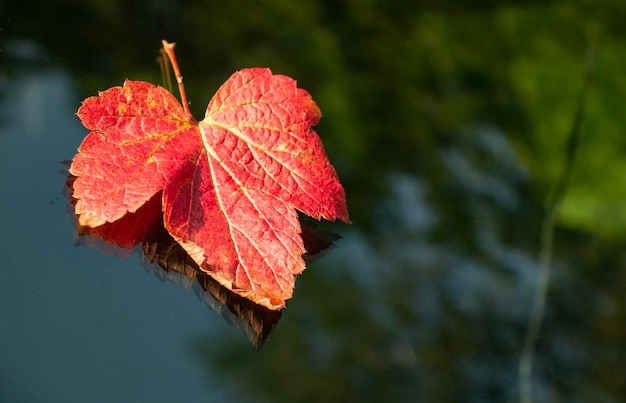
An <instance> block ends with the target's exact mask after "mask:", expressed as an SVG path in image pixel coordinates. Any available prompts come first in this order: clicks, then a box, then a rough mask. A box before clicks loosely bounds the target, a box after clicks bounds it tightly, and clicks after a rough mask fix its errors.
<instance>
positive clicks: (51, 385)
mask: <svg viewBox="0 0 626 403" xmlns="http://www.w3.org/2000/svg"><path fill="white" fill-rule="evenodd" d="M9 3H10V4H9ZM39 3H41V4H39ZM624 17H626V6H625V5H623V4H622V3H621V2H618V1H615V2H611V1H608V0H607V1H602V2H591V1H589V2H586V1H582V2H577V3H575V4H574V3H571V2H551V3H550V4H549V5H540V4H536V5H521V4H520V5H517V4H515V3H514V2H511V3H510V4H509V3H507V2H489V1H483V2H475V3H468V2H452V1H447V2H446V1H444V2H429V1H424V2H416V3H415V5H414V6H409V5H408V2H400V1H397V2H395V1H391V2H383V1H381V2H376V1H363V2H360V1H359V2H356V1H353V2H351V1H330V0H329V1H301V2H293V1H286V0H285V1H282V0H275V1H270V0H267V1H232V2H223V1H195V2H191V1H179V2H174V1H167V0H166V1H150V2H139V1H137V2H126V1H121V0H119V1H117V0H113V1H96V2H92V4H88V3H87V2H73V1H62V0H57V1H51V2H35V3H27V2H4V3H1V4H0V157H1V163H2V170H0V183H1V184H2V187H3V189H4V191H3V192H2V196H1V197H0V211H2V212H3V218H2V226H1V227H2V232H1V235H0V402H126V401H128V402H171V401H185V402H209V401H210V402H217V401H224V402H226V401H241V402H258V401H261V402H280V401H284V402H292V401H310V402H317V401H324V402H329V401H337V402H345V401H372V402H379V401H406V402H413V401H424V402H457V401H467V402H492V401H493V402H502V401H518V400H519V375H518V365H519V359H520V352H521V350H522V346H523V343H524V337H525V334H526V331H527V328H528V318H529V316H530V313H531V309H532V304H533V297H534V292H535V291H534V290H535V281H536V279H537V273H538V272H539V269H540V263H539V260H538V257H537V256H538V254H539V250H540V248H541V247H542V241H541V228H542V225H543V223H544V221H543V220H544V217H545V212H546V209H547V206H548V203H549V200H550V198H551V197H552V195H553V194H554V191H555V189H556V187H557V184H558V183H559V178H560V175H561V173H562V171H563V165H564V161H565V160H566V156H567V152H568V151H566V150H567V148H566V144H567V142H568V139H570V144H571V139H572V138H575V137H576V136H572V132H574V133H575V134H576V135H579V138H578V142H577V143H576V144H574V145H573V146H572V147H570V149H569V150H570V151H569V153H570V154H569V155H570V156H572V155H575V157H576V158H575V159H574V165H573V167H572V168H571V169H569V171H568V174H569V181H568V182H564V183H566V186H565V190H566V192H565V195H564V198H563V199H562V203H561V204H560V206H559V207H560V208H559V211H558V214H557V216H556V217H557V218H556V222H555V227H554V243H553V245H552V247H551V248H547V250H548V251H550V252H551V253H552V262H551V265H550V267H551V272H550V283H549V285H548V290H547V294H546V295H547V300H546V307H545V311H544V312H543V314H542V316H541V317H542V327H541V330H540V335H539V338H538V341H537V346H536V350H535V355H534V361H533V371H532V378H531V380H532V385H533V389H532V390H533V396H534V398H535V400H536V401H542V402H565V401H567V402H586V401H605V402H619V401H623V400H624V399H626V377H624V376H623V365H624V364H623V363H624V362H625V360H626V324H625V322H626V321H625V320H626V254H625V252H624V244H625V243H626V209H625V208H624V207H623V205H622V204H623V200H626V158H624V154H625V153H626V151H625V150H626V114H625V113H624V106H623V105H624V104H625V100H626V74H625V73H624V72H625V71H626V48H624V43H626V28H624V25H623V21H624ZM163 38H164V39H167V40H169V41H175V42H177V43H178V45H177V56H178V59H179V63H180V65H181V68H182V70H183V75H184V77H185V83H186V85H187V91H188V96H189V99H190V101H191V109H192V112H193V113H194V114H195V116H196V117H197V118H199V117H201V116H202V115H203V112H204V108H205V107H206V104H207V103H208V101H209V100H210V97H211V95H212V94H213V93H214V92H215V91H216V89H217V88H218V87H219V85H220V84H221V83H222V82H223V81H224V80H226V78H228V76H229V75H230V74H231V73H232V72H234V71H235V70H238V69H241V68H243V67H251V66H262V67H265V66H267V67H270V68H271V69H272V70H273V71H274V72H275V73H281V74H287V75H290V76H292V77H293V78H295V79H297V80H298V83H299V85H300V86H301V87H303V88H305V89H307V90H308V91H309V92H310V93H311V94H312V95H313V98H314V99H315V100H316V101H317V102H318V104H319V106H320V108H321V110H322V113H323V115H324V117H323V118H322V121H321V122H320V124H319V125H318V126H317V128H316V129H317V131H318V132H319V134H320V137H321V138H322V140H323V142H324V144H325V146H326V150H327V152H328V154H329V157H330V159H331V161H332V162H333V163H334V164H335V166H336V168H337V172H338V175H339V177H340V178H341V180H342V182H343V184H344V187H345V189H346V193H347V196H348V208H349V211H350V215H351V219H352V221H353V224H352V225H350V226H348V225H343V224H339V223H335V224H329V225H327V226H325V227H324V228H326V229H329V230H331V231H334V232H336V233H338V234H340V235H341V237H342V239H341V240H340V241H338V242H337V243H336V245H335V247H334V248H333V249H331V250H329V251H327V252H326V253H324V254H323V256H320V257H319V258H317V259H316V260H314V261H313V262H312V263H310V264H309V265H308V268H307V270H306V271H305V272H304V274H303V275H301V276H300V277H299V278H298V281H297V284H296V290H295V296H294V298H293V299H292V300H291V301H290V302H289V304H288V309H287V310H286V311H284V312H283V315H282V319H281V320H280V322H279V323H278V325H277V327H276V328H275V330H274V331H273V333H272V334H271V335H270V337H269V340H268V341H266V343H265V345H264V346H263V347H262V348H261V349H260V351H258V352H257V351H255V350H254V349H253V348H252V347H251V346H250V343H249V342H248V340H247V339H246V337H245V336H244V335H242V334H241V332H239V331H238V330H237V329H235V328H233V327H231V326H229V325H228V324H227V323H226V322H225V321H224V319H223V318H222V317H220V316H219V315H218V314H216V313H215V312H213V311H212V310H210V309H209V308H208V307H207V305H206V304H204V303H203V302H202V301H200V300H199V299H198V298H197V297H196V296H195V295H194V292H193V291H192V290H189V289H186V288H185V287H183V286H181V285H180V284H176V283H173V282H169V281H161V280H160V279H159V278H158V277H157V276H155V275H154V274H153V273H149V272H146V270H145V268H144V266H143V265H142V264H141V263H140V262H139V259H138V256H137V254H134V255H131V256H126V257H124V256H115V255H114V254H109V253H105V252H103V251H101V250H98V249H96V248H92V247H89V246H85V245H81V242H82V241H81V240H79V239H78V238H77V235H76V228H75V227H74V226H73V224H72V219H71V217H70V215H69V214H68V212H67V210H68V206H67V199H66V198H65V196H64V194H63V189H64V184H65V179H66V178H65V175H64V173H63V172H62V171H63V169H64V168H65V167H64V165H63V164H62V161H63V160H68V159H71V158H72V157H73V156H74V153H75V152H76V148H77V147H78V145H79V144H80V142H81V140H82V139H83V137H84V136H85V135H86V130H85V129H84V128H83V127H82V126H81V124H80V122H79V120H78V118H77V117H76V116H75V112H76V109H77V108H78V106H79V105H80V102H81V100H82V99H84V98H85V97H87V96H91V95H95V94H96V93H97V91H98V90H104V89H107V88H109V87H111V86H114V85H120V84H121V83H122V82H123V80H124V79H125V78H129V79H134V80H144V81H151V82H154V83H159V84H160V83H161V77H160V72H159V67H158V65H157V63H156V61H155V59H156V57H157V55H158V49H159V47H160V40H161V39H163ZM585 86H587V87H586V88H587V89H586V90H584V88H585ZM577 111H578V112H580V113H581V116H582V119H581V120H580V121H578V123H577V121H576V118H575V116H576V113H577ZM543 246H544V247H545V246H546V245H545V244H544V245H543Z"/></svg>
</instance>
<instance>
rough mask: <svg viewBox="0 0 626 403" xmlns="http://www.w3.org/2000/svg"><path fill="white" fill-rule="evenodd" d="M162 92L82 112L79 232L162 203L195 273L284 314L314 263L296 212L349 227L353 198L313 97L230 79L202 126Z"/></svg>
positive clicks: (74, 168) (77, 162)
mask: <svg viewBox="0 0 626 403" xmlns="http://www.w3.org/2000/svg"><path fill="white" fill-rule="evenodd" d="M163 47H164V50H165V52H166V53H167V54H168V56H169V58H170V60H171V63H172V67H173V68H174V71H175V74H176V77H177V80H178V85H179V89H180V93H181V99H182V106H181V103H179V102H178V100H177V99H176V98H175V97H174V96H173V95H172V94H171V93H170V92H168V91H167V90H165V89H164V88H161V87H158V86H155V85H153V84H150V83H146V82H141V81H130V80H126V81H125V82H124V85H123V86H122V87H113V88H110V89H108V90H106V91H104V92H101V93H100V94H99V96H97V97H91V98H87V99H86V100H85V101H84V102H83V104H82V106H81V107H80V108H79V110H78V113H77V114H78V116H79V117H80V119H81V121H82V123H83V125H84V126H85V127H86V128H87V129H89V130H91V132H90V133H89V134H88V135H87V137H86V138H85V139H84V141H83V142H82V144H81V145H80V147H79V149H78V153H77V154H76V156H75V157H74V159H73V160H72V164H71V167H70V173H71V174H72V175H74V176H76V180H75V182H74V193H73V197H74V198H76V206H75V213H76V214H77V215H78V217H79V224H80V225H83V226H89V227H94V228H95V227H100V226H102V225H105V224H106V223H113V222H116V221H117V220H120V219H122V217H124V216H125V215H126V214H128V213H134V212H136V211H137V210H139V209H140V208H141V207H142V206H143V205H144V204H145V203H146V202H148V201H149V200H150V199H151V198H152V197H153V196H154V195H155V194H157V193H158V192H161V191H162V200H161V203H162V204H161V205H162V210H163V216H164V223H165V227H166V229H167V230H168V231H169V233H170V234H171V235H172V236H173V237H174V239H175V240H176V241H177V242H178V243H179V244H180V245H181V246H182V247H183V249H185V251H187V253H188V254H189V255H190V256H191V257H192V258H193V260H194V261H195V262H196V263H197V264H198V266H199V267H200V268H201V269H202V270H203V271H205V272H206V273H208V274H209V275H210V276H211V277H213V278H214V279H215V280H216V281H217V282H219V283H220V284H222V285H223V286H225V287H226V288H228V289H230V290H232V291H233V292H235V293H237V294H239V295H241V296H243V297H245V298H248V299H250V300H252V301H253V302H255V303H258V304H260V305H263V306H266V307H268V308H270V309H281V308H284V307H285V300H287V299H289V298H291V296H292V293H293V288H294V284H295V275H297V274H299V273H301V272H302V271H303V270H304V268H305V265H304V261H303V259H302V255H303V253H305V252H306V250H305V248H304V244H303V241H302V238H301V237H300V232H301V228H300V223H299V221H298V216H297V213H296V210H295V209H297V210H299V211H301V212H303V213H305V214H307V215H310V216H312V217H314V218H316V219H320V218H324V219H327V220H335V219H337V218H339V219H341V220H343V221H345V222H349V219H348V212H347V208H346V198H345V192H344V190H343V187H342V186H341V184H340V182H339V180H338V178H337V175H336V173H335V170H334V168H333V166H332V165H331V164H330V162H329V160H328V157H327V156H326V153H325V151H324V148H323V145H322V142H321V140H320V138H319V137H318V135H317V134H316V133H315V132H314V131H313V129H312V128H311V126H314V125H315V124H317V122H318V121H319V119H320V117H321V113H320V110H319V108H318V107H317V105H316V104H315V102H314V101H313V99H312V98H311V96H310V95H309V93H308V92H306V91H305V90H303V89H300V88H298V87H297V86H296V82H295V81H294V80H293V79H291V78H289V77H286V76H283V75H275V74H272V72H271V71H270V70H269V69H266V68H250V69H243V70H240V71H238V72H236V73H234V74H233V75H232V76H231V77H230V78H229V79H228V80H227V81H226V82H225V83H224V84H223V85H222V86H221V87H220V89H219V90H218V91H217V93H216V94H215V95H214V96H213V99H212V100H211V101H210V103H209V105H208V107H207V110H206V114H205V117H204V119H203V120H201V121H199V122H198V121H196V120H195V119H194V118H193V116H192V115H191V113H190V111H189V107H188V103H187V99H186V95H185V91H184V87H183V84H182V76H181V75H180V71H179V69H178V65H177V62H176V58H175V56H174V51H173V48H174V44H170V43H167V42H165V41H163Z"/></svg>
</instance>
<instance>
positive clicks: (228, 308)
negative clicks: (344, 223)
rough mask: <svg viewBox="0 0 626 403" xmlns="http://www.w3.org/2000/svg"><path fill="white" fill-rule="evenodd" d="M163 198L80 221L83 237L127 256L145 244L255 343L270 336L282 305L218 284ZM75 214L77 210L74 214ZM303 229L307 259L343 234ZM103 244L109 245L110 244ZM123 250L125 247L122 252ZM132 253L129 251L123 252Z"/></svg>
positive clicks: (172, 277)
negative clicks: (164, 208) (188, 246)
mask: <svg viewBox="0 0 626 403" xmlns="http://www.w3.org/2000/svg"><path fill="white" fill-rule="evenodd" d="M74 182H75V177H74V176H72V175H71V174H69V175H68V178H67V181H66V190H67V193H66V195H67V197H68V198H69V199H70V204H71V206H72V207H73V205H74V204H75V203H76V199H75V198H73V184H74ZM160 211H161V210H160V198H159V197H158V195H157V196H155V197H153V198H152V199H151V200H150V201H149V202H147V203H146V204H144V205H143V206H142V207H141V208H139V209H138V210H137V211H136V212H135V213H129V214H126V215H125V216H124V217H122V218H121V219H120V220H117V221H115V222H113V223H106V224H104V225H102V226H99V227H96V228H91V227H87V226H81V225H80V224H78V234H79V236H80V239H85V240H86V241H85V243H86V244H88V245H90V246H96V247H98V248H99V249H101V250H103V251H106V252H111V253H114V254H116V255H118V256H124V257H127V256H129V255H130V254H131V253H132V248H134V247H135V246H136V245H138V244H141V249H142V251H143V258H142V259H141V260H142V261H143V262H144V266H145V267H146V269H147V270H148V271H151V272H153V273H154V274H155V275H156V276H157V277H159V278H160V279H162V280H169V281H172V282H175V283H178V284H181V285H182V286H184V287H186V288H194V289H195V290H196V293H197V294H198V297H199V298H200V299H201V300H202V301H204V302H205V303H206V304H207V305H208V306H209V307H211V309H213V310H214V311H215V312H217V313H219V314H220V315H222V316H223V317H224V318H225V319H226V321H227V322H228V323H230V324H232V325H233V326H234V327H236V328H237V329H239V330H241V331H242V332H243V333H244V334H245V335H246V336H247V337H248V339H249V340H250V342H251V343H252V345H253V346H254V347H255V348H259V347H260V346H261V344H262V343H263V342H264V341H265V340H266V338H267V336H268V335H269V334H270V331H271V330H272V328H273V327H274V325H275V324H276V323H277V322H278V320H279V319H280V317H281V315H282V310H274V309H268V308H266V307H264V306H262V305H259V304H256V303H254V302H252V301H250V300H249V299H246V298H244V297H242V296H240V295H238V294H236V293H234V292H232V291H230V290H228V289H227V288H226V287H224V286H222V285H221V284H219V283H218V282H217V281H216V280H214V279H213V278H212V277H211V276H209V275H208V274H207V273H206V272H204V271H203V270H200V268H199V267H198V264H197V263H196V262H195V261H194V260H193V259H192V258H191V257H190V256H189V254H188V253H187V252H186V251H185V250H184V249H183V248H182V247H181V246H180V245H179V244H178V243H177V242H176V240H175V239H174V238H173V237H172V236H171V235H170V234H169V233H168V232H167V230H166V229H165V227H164V226H163V220H162V217H161V215H160V214H157V213H160ZM72 214H73V213H72ZM301 226H302V229H303V233H302V234H301V236H302V239H303V243H304V246H305V248H306V250H307V253H306V254H305V257H306V258H310V257H313V256H315V255H317V254H319V253H320V252H323V251H324V250H326V249H327V248H329V247H330V246H332V244H333V242H334V241H335V240H336V239H337V238H338V236H337V235H335V234H333V233H329V232H325V231H319V230H317V229H316V228H315V226H314V225H313V224H312V223H311V222H310V221H303V222H302V224H301ZM103 244H104V245H110V244H111V245H110V247H109V248H107V247H106V246H103ZM120 251H121V252H120ZM124 252H127V253H124Z"/></svg>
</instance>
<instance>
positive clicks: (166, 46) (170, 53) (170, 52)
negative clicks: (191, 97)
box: [161, 39, 196, 122]
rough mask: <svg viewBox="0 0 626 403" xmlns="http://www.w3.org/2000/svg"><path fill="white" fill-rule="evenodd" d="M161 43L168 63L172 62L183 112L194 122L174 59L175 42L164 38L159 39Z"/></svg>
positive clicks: (181, 77)
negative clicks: (168, 60)
mask: <svg viewBox="0 0 626 403" xmlns="http://www.w3.org/2000/svg"><path fill="white" fill-rule="evenodd" d="M161 43H162V44H163V50H164V51H165V53H167V57H168V58H169V59H170V63H172V68H173V69H174V75H175V76H176V82H177V83H178V91H179V92H180V101H181V103H182V104H183V109H184V110H185V113H186V114H187V116H188V117H189V119H190V120H191V121H192V122H195V121H196V120H195V119H194V117H193V115H192V114H191V111H190V110H189V102H188V101H187V93H185V85H184V84H183V76H182V74H180V69H179V68H178V62H177V61H176V55H175V54H174V46H176V43H175V42H172V43H169V42H167V41H166V40H165V39H163V40H161Z"/></svg>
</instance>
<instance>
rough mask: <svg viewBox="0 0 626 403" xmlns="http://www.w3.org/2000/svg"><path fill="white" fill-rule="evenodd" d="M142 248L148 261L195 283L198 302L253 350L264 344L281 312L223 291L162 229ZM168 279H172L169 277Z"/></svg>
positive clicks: (149, 238)
mask: <svg viewBox="0 0 626 403" xmlns="http://www.w3.org/2000/svg"><path fill="white" fill-rule="evenodd" d="M142 248H143V252H144V254H145V256H146V257H147V258H148V260H149V261H150V262H154V263H157V264H158V265H159V266H160V267H161V268H162V269H163V270H164V271H165V272H176V273H180V274H181V275H182V276H184V277H185V278H186V279H189V280H191V281H192V282H194V284H198V285H199V287H200V288H201V292H199V293H198V296H199V297H200V299H202V300H203V301H204V302H205V303H206V304H207V305H209V306H210V307H211V309H213V310H214V311H215V312H218V313H220V314H221V315H222V316H223V317H224V318H225V319H226V320H227V321H228V322H229V323H231V324H232V325H233V326H234V327H236V328H237V329H239V330H241V331H242V332H243V333H244V334H245V335H246V336H247V337H248V339H249V340H250V342H251V343H252V345H253V346H254V347H255V348H258V347H259V346H260V345H261V344H262V343H263V342H264V341H265V339H266V338H267V336H268V335H269V333H270V331H271V330H272V327H273V326H274V325H275V324H276V322H278V319H280V316H281V314H282V311H280V310H271V309H268V308H265V307H264V306H261V305H258V304H255V303H253V302H251V301H250V300H248V299H246V298H243V297H242V296H240V295H237V294H235V293H233V292H232V291H230V290H228V289H226V288H225V287H224V286H222V285H220V284H219V283H218V282H217V281H215V280H214V279H213V278H211V276H209V275H208V274H206V273H205V272H203V271H202V270H200V269H199V267H198V265H197V264H196V262H194V260H193V259H192V258H191V257H190V256H189V255H188V254H187V252H185V250H184V249H183V248H182V247H181V246H180V245H179V244H178V243H177V242H176V241H175V240H174V238H172V237H171V236H170V234H169V233H168V232H167V231H166V230H165V228H163V227H161V228H159V230H158V231H154V232H153V233H152V234H150V236H149V237H148V239H147V240H146V241H145V242H144V243H143V245H142ZM147 267H148V266H147ZM168 279H170V280H173V278H172V277H168ZM180 280H184V279H180ZM180 280H179V282H180ZM175 281H176V280H175ZM207 294H208V295H207Z"/></svg>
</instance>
